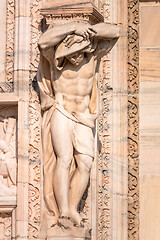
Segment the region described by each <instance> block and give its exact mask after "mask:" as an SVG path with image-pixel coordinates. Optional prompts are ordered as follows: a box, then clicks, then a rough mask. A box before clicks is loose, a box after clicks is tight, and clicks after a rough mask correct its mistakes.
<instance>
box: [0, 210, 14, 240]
mask: <svg viewBox="0 0 160 240" xmlns="http://www.w3.org/2000/svg"><path fill="white" fill-rule="evenodd" d="M0 239H1V240H8V239H11V214H10V213H8V214H4V213H3V214H0Z"/></svg>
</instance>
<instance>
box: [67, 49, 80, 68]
mask: <svg viewBox="0 0 160 240" xmlns="http://www.w3.org/2000/svg"><path fill="white" fill-rule="evenodd" d="M66 58H67V59H68V61H69V62H70V63H71V64H73V65H76V66H78V65H79V64H80V63H81V62H82V61H83V59H84V53H83V52H75V53H72V54H70V55H68V56H66Z"/></svg>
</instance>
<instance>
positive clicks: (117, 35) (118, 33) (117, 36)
mask: <svg viewBox="0 0 160 240" xmlns="http://www.w3.org/2000/svg"><path fill="white" fill-rule="evenodd" d="M115 27H116V29H115V38H119V37H120V27H119V26H115Z"/></svg>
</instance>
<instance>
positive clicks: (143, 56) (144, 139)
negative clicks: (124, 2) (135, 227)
mask: <svg viewBox="0 0 160 240" xmlns="http://www.w3.org/2000/svg"><path fill="white" fill-rule="evenodd" d="M140 17H141V21H140V196H139V197H140V240H143V239H145V240H149V239H154V240H159V236H160V228H159V221H160V217H159V216H160V205H159V202H160V194H159V193H160V158H159V156H160V61H159V59H160V37H159V36H160V3H155V2H154V1H148V2H143V3H141V7H140ZM151 29H152V33H150V30H151Z"/></svg>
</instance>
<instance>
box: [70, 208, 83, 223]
mask: <svg viewBox="0 0 160 240" xmlns="http://www.w3.org/2000/svg"><path fill="white" fill-rule="evenodd" d="M70 218H71V220H72V222H73V223H74V225H75V226H77V227H84V223H83V219H82V217H81V215H80V214H79V213H78V212H77V211H71V212H70Z"/></svg>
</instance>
